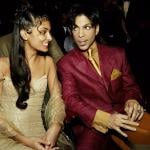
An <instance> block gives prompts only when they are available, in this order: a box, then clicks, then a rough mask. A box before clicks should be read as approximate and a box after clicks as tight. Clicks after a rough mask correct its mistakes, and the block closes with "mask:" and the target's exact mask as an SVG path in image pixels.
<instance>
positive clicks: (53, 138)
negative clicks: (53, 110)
mask: <svg viewBox="0 0 150 150" xmlns="http://www.w3.org/2000/svg"><path fill="white" fill-rule="evenodd" d="M60 130H61V126H60V124H57V123H54V124H52V125H51V126H50V127H49V129H48V130H47V132H46V134H45V135H44V136H43V140H44V141H45V142H46V147H45V148H46V150H51V148H56V149H58V147H55V145H56V142H57V139H58V136H59V133H60Z"/></svg>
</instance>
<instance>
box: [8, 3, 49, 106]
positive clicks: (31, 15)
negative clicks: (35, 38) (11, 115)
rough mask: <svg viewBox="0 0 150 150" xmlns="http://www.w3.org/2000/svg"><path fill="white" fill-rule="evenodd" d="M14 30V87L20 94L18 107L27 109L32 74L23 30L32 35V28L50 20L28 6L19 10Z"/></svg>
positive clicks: (12, 70)
mask: <svg viewBox="0 0 150 150" xmlns="http://www.w3.org/2000/svg"><path fill="white" fill-rule="evenodd" d="M15 17H16V18H15V21H14V30H13V46H12V49H11V51H10V57H9V59H10V72H11V79H12V82H13V85H14V87H15V88H16V91H17V93H18V99H17V101H16V106H17V107H18V108H20V109H25V108H27V102H26V100H27V99H28V98H29V93H30V81H31V72H30V69H29V66H28V63H27V61H26V58H25V50H24V46H23V42H24V41H23V39H22V37H21V36H20V31H21V30H26V31H27V32H28V33H31V32H32V30H31V27H38V26H39V25H40V24H41V21H42V20H48V17H47V16H46V15H45V12H42V11H41V10H36V9H33V8H32V7H31V6H30V5H26V6H23V7H21V8H20V9H18V10H17V12H16V14H15Z"/></svg>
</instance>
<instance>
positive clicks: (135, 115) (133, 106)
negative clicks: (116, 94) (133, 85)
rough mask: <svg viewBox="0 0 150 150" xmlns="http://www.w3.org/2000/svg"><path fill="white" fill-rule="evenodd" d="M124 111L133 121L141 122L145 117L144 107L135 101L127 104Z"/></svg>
mask: <svg viewBox="0 0 150 150" xmlns="http://www.w3.org/2000/svg"><path fill="white" fill-rule="evenodd" d="M124 110H125V112H126V113H127V115H128V117H129V119H130V120H131V121H136V120H140V119H141V118H142V117H143V115H144V109H143V107H142V106H141V105H140V104H139V103H138V101H136V100H134V99H130V100H128V101H127V102H126V104H125V108H124Z"/></svg>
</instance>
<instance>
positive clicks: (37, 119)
mask: <svg viewBox="0 0 150 150" xmlns="http://www.w3.org/2000/svg"><path fill="white" fill-rule="evenodd" d="M46 87H47V76H46V75H44V76H42V77H41V78H40V79H37V80H32V81H31V92H30V95H29V97H30V98H29V99H28V100H27V103H28V107H27V108H26V109H25V110H21V109H18V108H17V107H16V100H17V93H16V90H15V89H14V86H13V84H12V81H11V79H10V77H5V80H4V81H3V90H2V91H3V92H2V96H1V97H0V114H2V115H3V117H5V118H6V119H7V120H8V121H9V122H11V123H12V124H14V125H15V127H16V128H17V129H18V130H19V131H20V132H21V133H23V134H24V135H25V136H29V137H36V136H37V137H39V136H42V135H43V134H44V133H45V129H44V125H43V121H42V117H41V109H42V104H43V99H44V94H45V91H46ZM8 132H9V131H8ZM0 150H31V148H29V147H26V146H24V145H22V144H20V143H17V142H16V141H14V140H12V139H11V138H8V137H7V136H4V135H3V134H0Z"/></svg>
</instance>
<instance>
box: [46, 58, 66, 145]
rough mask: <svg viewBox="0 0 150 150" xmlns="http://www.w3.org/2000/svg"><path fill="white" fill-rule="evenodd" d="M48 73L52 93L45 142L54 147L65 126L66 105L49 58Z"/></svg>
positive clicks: (47, 108)
mask: <svg viewBox="0 0 150 150" xmlns="http://www.w3.org/2000/svg"><path fill="white" fill-rule="evenodd" d="M46 61H47V68H48V69H47V73H48V87H49V92H50V100H49V102H48V104H47V106H46V110H45V120H46V121H45V122H46V126H47V128H48V130H47V133H46V135H45V140H46V141H47V142H49V144H51V146H54V145H55V144H56V141H57V138H58V135H59V133H60V131H61V128H62V126H63V121H64V118H65V115H66V113H65V105H64V102H63V100H62V95H61V86H60V83H59V81H58V78H57V72H56V67H55V64H54V62H53V60H52V58H50V57H47V58H46Z"/></svg>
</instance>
